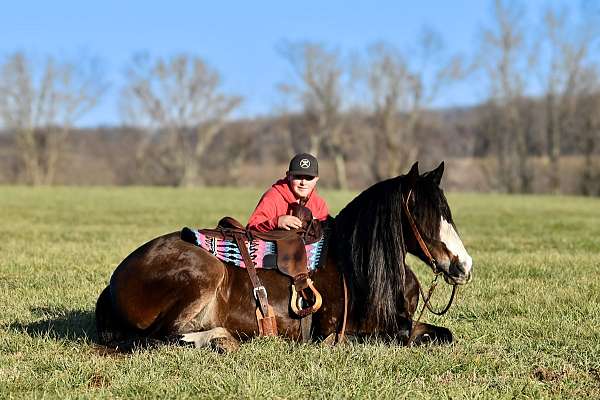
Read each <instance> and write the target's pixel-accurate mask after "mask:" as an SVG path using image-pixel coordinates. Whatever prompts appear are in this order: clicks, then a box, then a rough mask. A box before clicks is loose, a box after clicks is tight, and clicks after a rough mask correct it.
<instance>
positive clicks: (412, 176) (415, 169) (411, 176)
mask: <svg viewBox="0 0 600 400" xmlns="http://www.w3.org/2000/svg"><path fill="white" fill-rule="evenodd" d="M406 178H407V179H408V182H409V184H410V187H414V186H415V183H416V182H417V179H418V178H419V162H418V161H415V163H414V164H413V165H412V167H410V171H408V174H406Z"/></svg>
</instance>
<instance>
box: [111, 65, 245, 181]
mask: <svg viewBox="0 0 600 400" xmlns="http://www.w3.org/2000/svg"><path fill="white" fill-rule="evenodd" d="M127 79H128V82H127V85H126V87H125V89H124V90H123V96H122V100H123V112H124V116H125V118H126V120H128V121H130V122H131V123H133V124H137V125H142V126H145V127H146V128H149V129H151V130H152V131H153V132H155V134H156V139H157V142H158V143H157V146H158V148H157V150H158V151H157V152H155V153H150V152H149V149H150V148H151V142H152V138H151V137H148V138H147V140H146V141H145V142H143V143H141V144H140V147H139V149H138V153H137V157H138V159H139V160H140V162H146V161H148V160H147V158H148V157H149V155H150V154H152V157H153V160H151V161H155V162H158V163H159V165H160V166H161V167H162V168H163V170H164V171H166V175H167V178H168V179H169V182H170V183H172V184H174V185H179V186H188V185H193V184H197V183H202V180H203V178H202V172H201V170H200V161H201V160H202V158H203V157H204V155H205V152H206V150H207V147H208V145H209V144H210V143H211V142H212V140H213V139H214V138H215V136H216V135H217V134H218V133H219V131H220V130H221V128H222V126H223V124H224V123H225V122H226V118H227V116H228V115H229V114H230V113H231V112H232V111H233V110H234V109H235V108H236V107H237V106H238V105H239V104H240V102H241V98H240V97H237V96H231V95H226V94H223V93H221V91H220V88H219V86H220V84H221V80H220V77H219V74H218V73H217V72H216V71H214V70H213V69H211V68H210V67H208V66H207V65H206V63H205V62H204V61H203V60H202V59H201V58H199V57H193V56H189V55H186V54H181V55H177V56H174V57H171V58H169V59H163V58H157V59H156V60H154V61H153V60H151V59H150V57H148V56H147V55H139V56H136V57H134V60H133V62H132V64H131V66H130V67H129V69H128V72H127ZM155 150H156V149H155Z"/></svg>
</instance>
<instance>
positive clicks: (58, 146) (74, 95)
mask: <svg viewBox="0 0 600 400" xmlns="http://www.w3.org/2000/svg"><path fill="white" fill-rule="evenodd" d="M105 88H106V85H105V84H104V83H103V81H102V79H101V74H100V70H99V68H98V63H97V61H96V60H85V61H84V60H80V62H79V63H73V62H67V61H62V62H61V61H56V60H55V59H54V58H52V57H48V58H47V59H46V61H45V63H43V64H42V66H41V67H40V68H36V66H35V65H34V64H33V62H32V60H31V58H30V57H28V56H26V55H25V54H23V53H15V54H13V55H11V56H9V57H8V58H7V60H6V61H5V62H4V63H3V64H2V65H1V66H0V121H1V122H2V123H3V124H4V126H5V127H6V128H7V129H8V130H9V131H11V132H13V134H14V135H15V139H16V140H15V142H16V145H17V148H18V152H19V155H20V160H21V164H22V165H21V167H22V174H21V175H22V176H23V179H24V181H25V182H26V183H28V184H32V185H49V184H52V183H53V182H54V178H55V174H56V168H57V163H58V161H59V159H60V157H61V154H62V153H63V152H64V150H65V145H66V142H67V138H68V135H69V133H70V132H71V129H72V127H73V124H74V123H75V122H76V121H77V120H79V118H81V117H82V116H83V115H85V114H86V113H87V112H88V111H90V110H91V109H92V108H93V107H94V106H95V105H96V104H97V102H98V101H99V99H100V97H101V95H102V93H103V92H104V90H105Z"/></svg>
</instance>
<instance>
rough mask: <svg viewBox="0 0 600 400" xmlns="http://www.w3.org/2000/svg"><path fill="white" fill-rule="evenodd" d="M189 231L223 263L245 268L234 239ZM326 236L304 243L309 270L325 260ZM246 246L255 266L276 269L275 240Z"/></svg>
mask: <svg viewBox="0 0 600 400" xmlns="http://www.w3.org/2000/svg"><path fill="white" fill-rule="evenodd" d="M184 229H187V228H184ZM191 231H192V232H193V233H194V237H193V238H194V240H193V244H195V245H197V246H200V247H202V248H203V249H204V250H206V251H208V252H209V253H211V254H213V255H214V256H215V257H217V258H218V259H219V260H221V261H223V262H225V263H230V264H233V265H236V266H238V267H241V268H246V264H245V263H244V260H243V258H242V255H241V254H240V250H239V249H238V247H237V244H236V243H235V241H234V240H228V239H221V238H217V237H212V236H207V235H205V234H203V233H202V232H200V231H199V230H197V229H191ZM189 236H191V235H189ZM189 236H188V237H189ZM327 236H328V235H323V237H321V239H320V240H319V241H318V242H315V243H312V244H307V245H305V248H306V258H307V262H308V270H309V271H311V272H312V271H314V270H316V269H317V268H319V267H321V266H322V264H323V263H324V261H325V257H326V247H327V246H326V245H327ZM246 246H247V247H248V253H249V254H250V258H252V261H253V262H254V265H255V267H256V268H265V269H277V243H276V242H271V241H266V240H261V239H256V238H255V239H253V240H252V241H249V242H246Z"/></svg>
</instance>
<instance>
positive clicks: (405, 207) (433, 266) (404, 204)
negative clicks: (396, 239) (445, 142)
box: [402, 189, 458, 323]
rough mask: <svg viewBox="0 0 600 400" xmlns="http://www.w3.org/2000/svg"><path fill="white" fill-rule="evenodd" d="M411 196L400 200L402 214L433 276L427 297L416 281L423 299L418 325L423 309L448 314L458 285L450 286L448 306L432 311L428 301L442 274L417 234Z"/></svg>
mask: <svg viewBox="0 0 600 400" xmlns="http://www.w3.org/2000/svg"><path fill="white" fill-rule="evenodd" d="M411 195H412V189H411V190H410V191H409V192H408V196H407V197H406V200H405V199H402V209H403V210H404V214H406V218H407V219H408V222H409V225H410V227H411V229H412V232H413V235H414V237H415V239H416V240H417V243H419V247H420V248H421V251H422V252H423V254H424V255H425V257H426V258H427V261H428V264H429V266H430V267H431V269H432V271H433V274H434V278H433V280H432V281H431V286H430V287H429V290H428V291H427V296H425V294H424V293H423V288H422V287H421V284H420V283H419V280H418V279H417V283H418V285H419V292H420V293H421V297H423V303H424V304H423V308H422V309H421V313H420V314H419V318H418V319H417V321H416V322H417V323H418V322H419V321H420V319H421V316H422V315H423V311H424V310H425V307H427V309H428V310H429V311H430V312H431V313H433V314H435V315H444V314H446V313H447V312H448V310H449V309H450V306H452V302H453V301H454V297H455V296H456V291H457V288H458V285H456V283H454V285H452V294H451V295H450V300H449V301H448V304H447V305H446V307H444V309H442V310H441V311H436V310H434V309H433V307H432V306H431V304H430V300H431V296H432V295H433V291H434V290H435V288H436V286H437V280H438V277H439V276H440V275H441V274H442V273H443V271H442V270H440V269H439V268H438V265H437V262H436V261H435V258H433V256H432V255H431V252H430V251H429V248H428V247H427V244H426V243H425V241H424V240H423V236H421V233H420V232H419V228H417V224H416V223H415V219H414V218H413V216H412V214H411V213H410V210H409V209H408V200H409V199H410V197H411ZM405 254H406V251H405ZM446 276H447V277H448V279H450V280H451V281H454V279H452V277H450V276H448V275H447V274H446Z"/></svg>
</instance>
